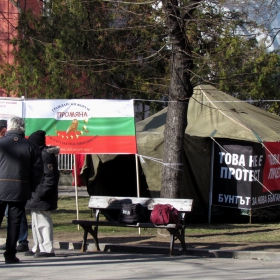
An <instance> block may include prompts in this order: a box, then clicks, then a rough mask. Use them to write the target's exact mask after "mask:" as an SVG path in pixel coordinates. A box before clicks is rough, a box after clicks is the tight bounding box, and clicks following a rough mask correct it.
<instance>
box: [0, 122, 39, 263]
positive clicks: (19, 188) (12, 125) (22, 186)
mask: <svg viewBox="0 0 280 280" xmlns="http://www.w3.org/2000/svg"><path fill="white" fill-rule="evenodd" d="M24 132H25V124H24V121H23V119H22V118H20V117H12V118H10V119H9V120H8V125H7V132H6V135H5V136H4V137H2V138H0V223H1V222H2V219H3V216H4V212H5V209H6V207H7V205H8V207H9V208H8V209H9V210H8V226H7V240H6V251H5V252H4V257H5V263H7V264H11V263H18V262H19V259H18V258H17V257H16V253H17V250H16V245H17V241H18V238H19V232H20V223H21V217H22V214H23V211H24V208H25V204H26V202H27V200H28V199H29V198H30V195H31V192H32V191H35V189H36V187H37V186H38V184H39V183H40V181H41V178H42V175H43V165H42V156H41V151H40V150H39V148H38V146H37V145H36V144H35V143H33V142H32V141H30V140H28V139H26V138H25V134H24Z"/></svg>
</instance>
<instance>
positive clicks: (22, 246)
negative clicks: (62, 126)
mask: <svg viewBox="0 0 280 280" xmlns="http://www.w3.org/2000/svg"><path fill="white" fill-rule="evenodd" d="M6 132H7V121H6V120H0V138H1V137H4V136H5V134H6ZM8 208H9V207H7V208H6V210H5V216H6V218H7V220H8ZM0 225H1V223H0ZM27 237H28V224H27V219H26V215H25V212H24V213H23V215H22V218H21V223H20V232H19V239H18V243H19V244H18V246H17V252H26V251H29V247H28V240H27ZM0 250H6V243H5V244H3V245H0Z"/></svg>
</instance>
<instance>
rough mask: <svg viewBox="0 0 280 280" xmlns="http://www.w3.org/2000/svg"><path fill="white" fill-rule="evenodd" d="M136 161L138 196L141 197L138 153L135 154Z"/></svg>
mask: <svg viewBox="0 0 280 280" xmlns="http://www.w3.org/2000/svg"><path fill="white" fill-rule="evenodd" d="M135 162H136V183H137V197H140V183H139V164H138V155H137V154H135Z"/></svg>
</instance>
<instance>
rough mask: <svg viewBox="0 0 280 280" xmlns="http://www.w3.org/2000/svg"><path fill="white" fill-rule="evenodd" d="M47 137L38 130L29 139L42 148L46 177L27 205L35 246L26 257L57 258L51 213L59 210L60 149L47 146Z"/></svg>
mask: <svg viewBox="0 0 280 280" xmlns="http://www.w3.org/2000/svg"><path fill="white" fill-rule="evenodd" d="M45 135H46V133H45V131H43V130H38V131H36V132H34V133H32V134H31V135H30V136H29V138H28V139H29V140H31V141H33V142H34V143H36V144H37V145H38V146H39V147H40V150H41V151H42V158H43V163H44V176H43V177H42V180H41V182H40V184H39V185H38V187H37V188H36V190H35V191H34V192H33V193H32V196H31V199H30V200H28V201H27V204H26V209H30V210H31V218H32V236H33V241H34V246H33V248H32V250H31V251H28V252H25V255H26V256H34V257H35V258H40V257H53V256H55V254H54V248H53V223H52V218H51V213H50V211H52V210H55V209H56V208H57V199H58V180H59V171H58V164H57V159H56V155H58V154H59V150H60V148H59V147H51V146H46V136H45Z"/></svg>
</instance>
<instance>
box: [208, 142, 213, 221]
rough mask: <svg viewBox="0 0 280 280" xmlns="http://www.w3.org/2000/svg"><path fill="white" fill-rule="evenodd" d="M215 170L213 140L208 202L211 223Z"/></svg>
mask: <svg viewBox="0 0 280 280" xmlns="http://www.w3.org/2000/svg"><path fill="white" fill-rule="evenodd" d="M213 172H214V141H213V140H212V150H211V168H210V190H209V203H208V224H211V212H212V196H213Z"/></svg>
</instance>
